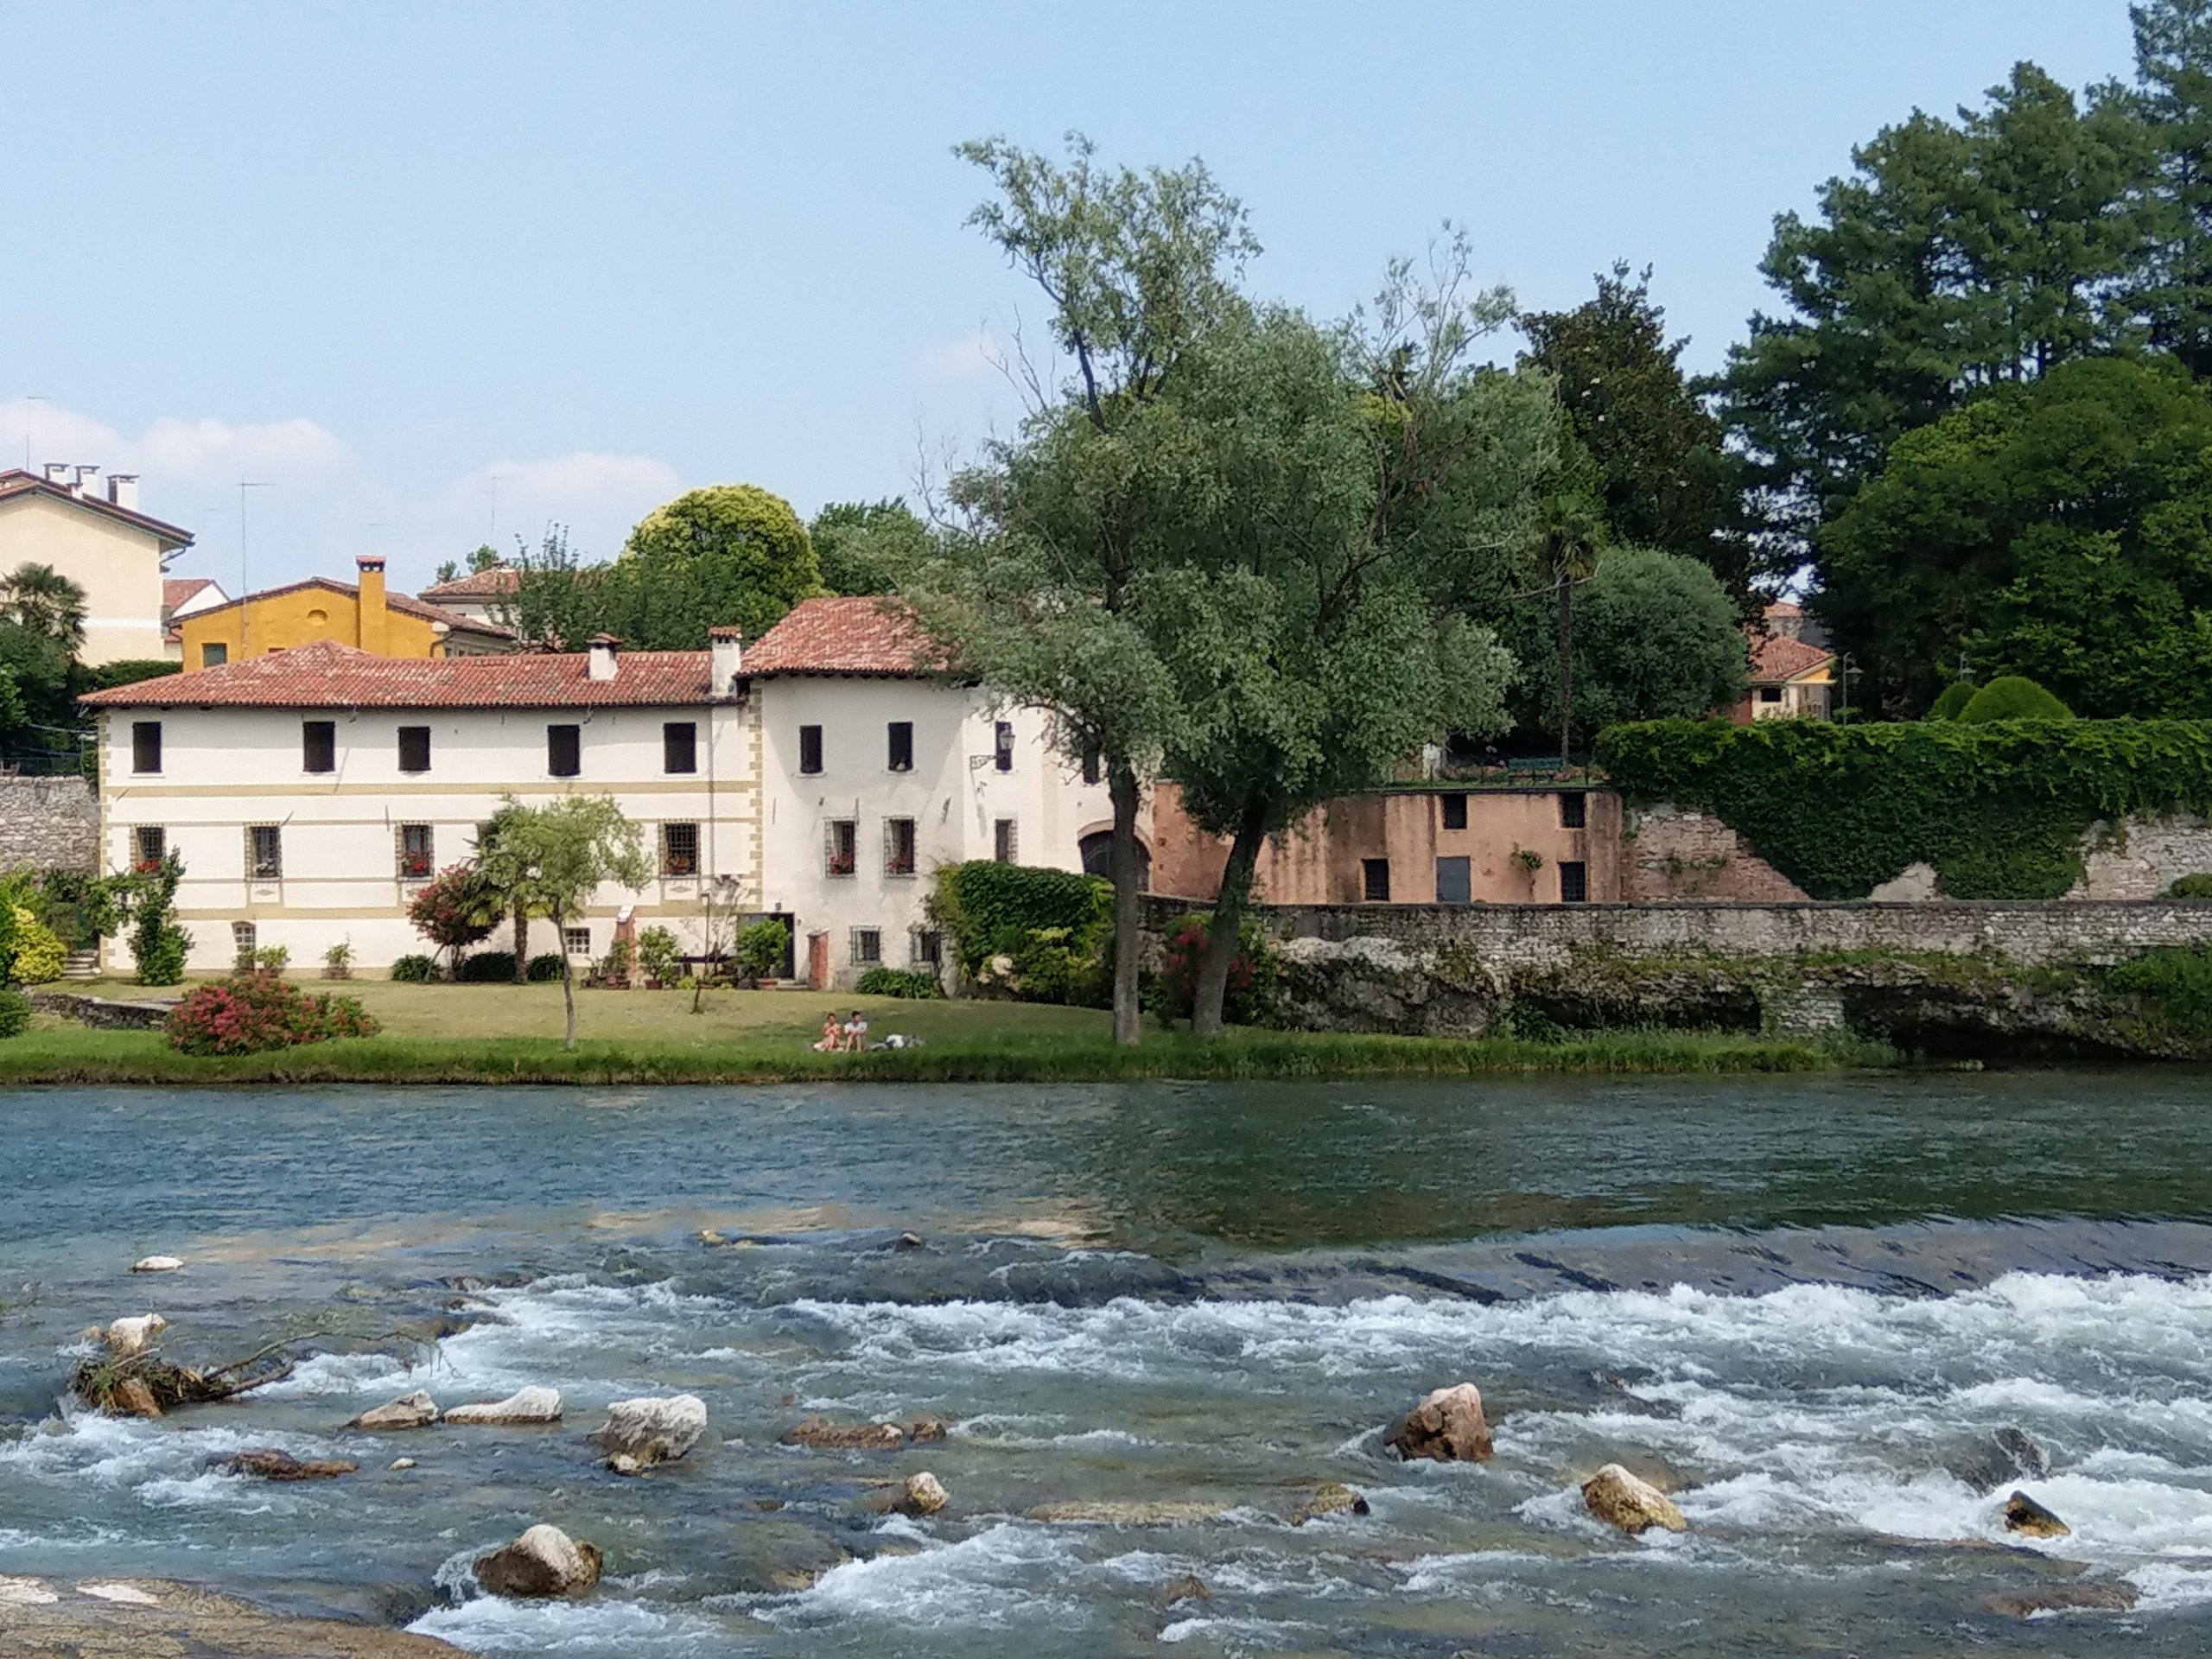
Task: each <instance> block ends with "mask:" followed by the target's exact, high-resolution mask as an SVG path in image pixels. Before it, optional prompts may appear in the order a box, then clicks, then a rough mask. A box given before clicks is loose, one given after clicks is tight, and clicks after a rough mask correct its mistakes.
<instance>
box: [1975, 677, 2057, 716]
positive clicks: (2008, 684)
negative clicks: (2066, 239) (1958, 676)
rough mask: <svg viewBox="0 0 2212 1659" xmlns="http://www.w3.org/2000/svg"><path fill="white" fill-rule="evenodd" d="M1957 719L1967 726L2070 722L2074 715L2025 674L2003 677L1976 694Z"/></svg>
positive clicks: (1994, 680)
mask: <svg viewBox="0 0 2212 1659" xmlns="http://www.w3.org/2000/svg"><path fill="white" fill-rule="evenodd" d="M1956 718H1958V719H1960V720H1962V721H1967V723H1968V724H1969V725H1980V724H1981V723H1982V722H1984V721H1992V720H2071V719H2073V718H2074V711H2073V710H2072V709H2069V708H2068V707H2067V706H2066V705H2065V704H2064V703H2063V702H2060V701H2059V700H2058V699H2057V698H2056V697H2055V696H2052V695H2051V694H2050V692H2048V691H2046V690H2044V689H2043V687H2041V686H2039V685H2037V683H2035V682H2034V681H2033V680H2031V679H2030V678H2028V677H2026V676H2025V675H2024V674H2005V675H2002V676H1999V677H1998V678H1996V679H1993V680H1992V681H1991V682H1990V683H1988V684H1987V685H1985V686H1983V687H1982V688H1981V690H1979V691H1977V692H1975V693H1974V696H1973V697H1972V698H1971V699H1970V700H1968V702H1967V704H1966V706H1965V707H1964V708H1962V709H1960V710H1959V712H1958V715H1957V716H1956Z"/></svg>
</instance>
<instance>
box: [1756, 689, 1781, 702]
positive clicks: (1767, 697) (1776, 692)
mask: <svg viewBox="0 0 2212 1659" xmlns="http://www.w3.org/2000/svg"><path fill="white" fill-rule="evenodd" d="M1759 701H1760V702H1781V701H1782V688H1781V687H1780V686H1778V685H1763V686H1761V687H1759Z"/></svg>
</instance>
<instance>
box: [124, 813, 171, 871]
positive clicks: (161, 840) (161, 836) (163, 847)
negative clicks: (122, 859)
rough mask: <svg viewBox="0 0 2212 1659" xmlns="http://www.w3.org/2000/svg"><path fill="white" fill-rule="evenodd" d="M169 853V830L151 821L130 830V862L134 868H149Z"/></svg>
mask: <svg viewBox="0 0 2212 1659" xmlns="http://www.w3.org/2000/svg"><path fill="white" fill-rule="evenodd" d="M168 854H169V832H168V830H166V829H161V828H159V827H157V826H156V825H154V824H150V823H142V824H140V825H139V826H138V827H137V829H133V830H132V831H131V832H130V863H131V868H134V869H140V870H149V869H151V868H153V867H154V866H155V865H156V864H158V863H160V862H161V861H162V860H163V859H165V858H167V857H168Z"/></svg>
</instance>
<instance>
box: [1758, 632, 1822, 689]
mask: <svg viewBox="0 0 2212 1659" xmlns="http://www.w3.org/2000/svg"><path fill="white" fill-rule="evenodd" d="M1834 657H1835V653H1834V652H1832V651H1830V650H1828V649H1827V647H1825V646H1822V645H1807V644H1806V643H1805V642H1804V641H1803V640H1802V639H1790V638H1789V636H1788V635H1786V634H1779V633H1770V634H1765V635H1763V636H1761V637H1759V638H1757V639H1753V640H1752V641H1751V683H1752V684H1753V685H1780V684H1783V683H1785V682H1787V681H1789V680H1794V679H1796V678H1797V677H1798V676H1800V675H1802V674H1808V673H1810V672H1812V671H1813V670H1815V669H1816V668H1818V667H1820V666H1821V664H1823V663H1827V662H1830V661H1833V660H1834Z"/></svg>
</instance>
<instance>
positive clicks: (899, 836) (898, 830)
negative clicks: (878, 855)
mask: <svg viewBox="0 0 2212 1659" xmlns="http://www.w3.org/2000/svg"><path fill="white" fill-rule="evenodd" d="M883 873H884V874H886V875H912V874H913V873H914V821H913V820H912V818H886V819H885V820H884V821H883Z"/></svg>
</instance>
